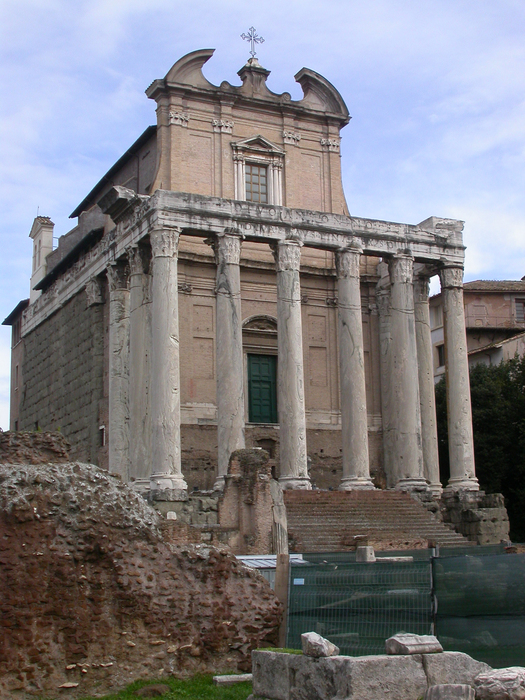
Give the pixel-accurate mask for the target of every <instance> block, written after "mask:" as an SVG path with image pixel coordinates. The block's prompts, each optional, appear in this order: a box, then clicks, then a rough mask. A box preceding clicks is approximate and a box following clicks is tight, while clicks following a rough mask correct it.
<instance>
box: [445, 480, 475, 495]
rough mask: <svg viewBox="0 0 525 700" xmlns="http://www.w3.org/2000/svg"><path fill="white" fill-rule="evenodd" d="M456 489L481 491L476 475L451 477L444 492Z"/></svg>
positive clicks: (451, 491)
mask: <svg viewBox="0 0 525 700" xmlns="http://www.w3.org/2000/svg"><path fill="white" fill-rule="evenodd" d="M456 491H479V482H478V480H477V479H476V477H475V476H474V477H471V478H468V477H465V478H462V479H449V481H448V484H447V486H446V488H445V490H444V491H443V493H455V492H456Z"/></svg>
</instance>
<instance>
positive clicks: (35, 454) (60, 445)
mask: <svg viewBox="0 0 525 700" xmlns="http://www.w3.org/2000/svg"><path fill="white" fill-rule="evenodd" d="M69 448H70V445H69V442H68V441H67V440H66V438H65V437H64V436H63V435H62V433H44V432H37V431H31V432H14V431H9V430H8V431H6V432H0V463H2V462H5V463H9V464H44V463H46V462H48V463H53V464H64V462H69Z"/></svg>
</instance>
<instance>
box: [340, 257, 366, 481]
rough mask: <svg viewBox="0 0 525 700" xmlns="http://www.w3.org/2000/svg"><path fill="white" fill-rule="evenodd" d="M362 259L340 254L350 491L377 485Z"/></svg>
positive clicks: (346, 478)
mask: <svg viewBox="0 0 525 700" xmlns="http://www.w3.org/2000/svg"><path fill="white" fill-rule="evenodd" d="M360 260H361V253H360V251H358V250H352V249H345V250H342V251H338V253H337V254H336V267H337V295H338V328H339V372H340V386H341V423H342V444H343V478H342V481H341V486H340V488H341V489H343V490H348V491H350V490H352V489H373V488H374V485H373V484H372V481H371V479H370V465H369V458H368V416H367V409H366V381H365V363H364V350H363V321H362V312H361V289H360V283H359V264H360Z"/></svg>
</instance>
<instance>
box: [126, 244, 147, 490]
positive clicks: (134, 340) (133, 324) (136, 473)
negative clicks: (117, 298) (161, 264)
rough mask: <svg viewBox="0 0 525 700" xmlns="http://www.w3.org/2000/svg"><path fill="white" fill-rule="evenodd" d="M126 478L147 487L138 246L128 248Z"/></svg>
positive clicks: (142, 260)
mask: <svg viewBox="0 0 525 700" xmlns="http://www.w3.org/2000/svg"><path fill="white" fill-rule="evenodd" d="M129 262H130V278H129V280H130V282H129V287H130V292H129V297H130V314H129V316H130V321H129V326H130V329H129V385H130V391H129V425H130V431H129V432H130V467H129V477H130V482H131V483H132V485H133V487H134V488H135V489H137V490H138V491H141V492H142V491H147V490H148V489H149V477H150V468H151V464H150V457H149V455H150V451H151V444H150V434H151V410H150V406H149V390H150V386H149V384H150V377H149V364H150V341H151V314H150V311H151V309H150V304H149V282H150V277H149V275H147V274H145V265H146V263H147V260H146V251H145V250H144V249H142V248H139V247H138V246H134V247H133V248H131V249H130V250H129Z"/></svg>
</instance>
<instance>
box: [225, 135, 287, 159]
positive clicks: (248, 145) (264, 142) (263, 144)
mask: <svg viewBox="0 0 525 700" xmlns="http://www.w3.org/2000/svg"><path fill="white" fill-rule="evenodd" d="M232 147H233V148H234V149H235V150H236V151H259V152H261V151H262V152H264V153H273V154H279V155H284V151H283V149H282V148H280V147H279V146H276V145H275V144H274V143H272V142H271V141H269V140H268V139H267V138H265V137H264V136H261V134H258V135H257V136H251V137H250V138H248V139H243V140H242V141H237V142H236V143H232Z"/></svg>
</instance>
